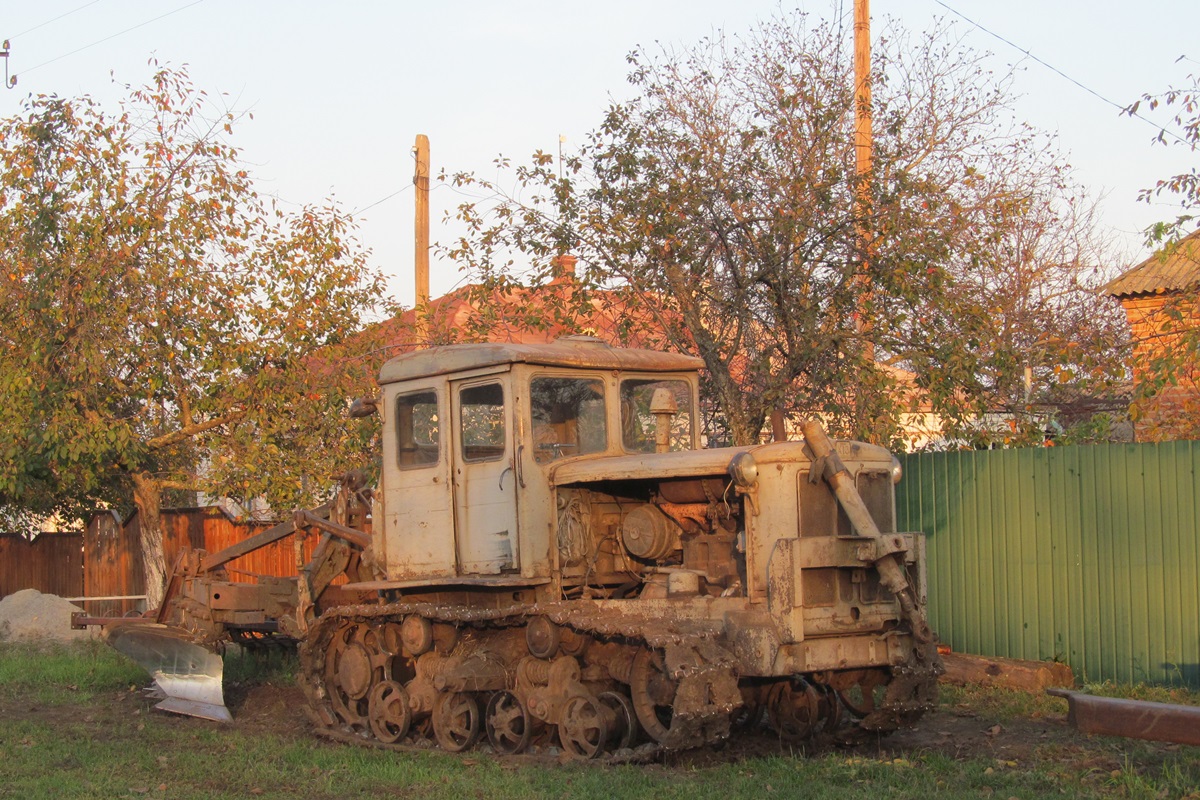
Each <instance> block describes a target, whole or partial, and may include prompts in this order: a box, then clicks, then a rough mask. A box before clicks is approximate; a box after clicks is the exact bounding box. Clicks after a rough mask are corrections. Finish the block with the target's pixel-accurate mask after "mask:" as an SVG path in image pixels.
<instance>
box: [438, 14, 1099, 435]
mask: <svg viewBox="0 0 1200 800" xmlns="http://www.w3.org/2000/svg"><path fill="white" fill-rule="evenodd" d="M844 34H845V32H844V31H843V30H841V28H840V27H839V26H837V25H833V24H829V23H825V22H816V23H813V22H811V21H810V19H809V18H808V17H807V16H806V15H804V14H801V13H795V14H790V15H786V16H782V17H777V18H775V19H773V20H771V21H768V22H766V23H764V24H762V25H760V26H759V27H758V28H756V29H755V30H754V31H753V32H752V33H751V34H749V35H747V36H745V37H736V38H733V39H727V38H725V37H723V36H718V37H717V38H715V39H712V40H706V41H704V42H702V43H700V44H698V45H696V46H695V47H692V48H690V49H687V50H684V51H682V52H669V51H668V52H665V53H663V54H661V55H658V56H647V55H645V54H644V53H642V52H634V53H632V54H630V56H629V63H630V65H631V73H630V78H629V79H630V82H631V83H632V85H633V86H634V88H635V89H636V90H637V92H638V94H637V96H636V97H635V98H634V99H633V100H630V101H628V102H623V103H614V104H613V105H611V106H610V108H609V109H608V111H607V114H606V115H605V118H604V121H603V123H602V124H601V125H600V126H599V127H598V128H597V129H596V130H595V131H594V132H593V133H592V134H591V135H590V136H589V137H588V139H587V140H586V142H585V144H584V145H583V146H582V147H581V148H580V150H579V152H578V153H577V154H575V155H573V156H572V157H570V158H568V159H567V160H566V161H565V162H564V163H563V164H561V165H557V164H555V163H554V161H553V159H552V158H551V157H549V156H548V155H546V154H543V153H538V154H536V155H535V157H534V159H533V161H532V163H530V164H528V165H523V166H520V167H518V168H517V169H516V171H515V174H514V175H513V178H514V179H515V180H514V183H513V185H514V186H515V187H516V188H515V189H512V190H505V189H502V188H501V186H502V185H503V183H502V180H501V179H497V180H494V181H488V180H484V179H481V178H479V177H478V176H475V175H470V174H459V175H454V176H451V178H450V179H451V180H453V181H454V182H455V183H457V184H459V185H460V186H474V187H475V188H476V189H480V188H482V189H483V191H484V193H485V196H486V197H487V198H488V199H487V200H486V201H474V202H468V203H465V204H463V205H462V206H461V207H460V209H459V212H458V214H459V217H460V218H461V219H462V220H463V221H464V222H465V223H466V224H467V233H466V235H464V236H463V237H462V239H461V241H459V242H458V243H457V244H456V245H455V246H454V247H453V248H451V249H450V254H451V255H452V256H454V257H455V258H457V259H459V260H460V261H461V262H462V263H463V264H464V265H465V266H466V267H467V268H468V269H471V270H473V271H476V272H477V273H479V274H481V275H482V276H483V277H484V280H485V284H488V285H497V284H501V285H502V284H504V283H505V282H506V281H511V280H514V276H515V268H514V263H515V259H514V255H515V254H517V253H519V254H521V255H522V256H523V257H525V258H528V259H530V260H531V262H532V264H533V272H532V275H531V279H532V280H533V282H534V283H535V284H537V283H544V282H545V281H546V279H547V278H548V277H550V275H551V273H550V259H551V257H552V256H553V255H555V254H557V253H561V252H566V251H568V250H569V251H571V252H573V253H575V254H576V255H578V256H579V258H580V263H581V265H583V266H584V267H585V268H586V270H585V276H584V283H585V284H586V285H589V286H591V287H592V288H593V289H604V290H605V291H610V292H614V291H616V292H623V293H624V295H625V300H626V302H628V303H630V304H631V305H632V306H639V307H641V308H643V309H654V310H655V312H656V313H657V317H658V323H659V327H660V328H661V330H662V331H663V332H664V335H665V337H666V338H667V340H668V341H670V342H671V343H672V345H673V346H674V347H676V348H679V349H684V350H691V351H696V352H698V353H699V355H701V356H702V357H703V358H704V360H705V363H706V366H707V379H708V390H709V392H710V393H711V395H712V396H713V397H715V398H716V400H717V402H718V404H719V407H720V410H721V412H722V415H723V417H724V419H725V421H726V423H727V425H728V428H729V431H730V435H731V438H732V439H733V440H734V441H736V442H739V443H746V442H751V441H754V440H756V439H757V437H758V436H759V432H760V429H761V428H762V425H763V422H764V420H765V419H766V417H767V416H768V415H769V414H770V413H771V412H772V411H774V410H776V409H782V410H784V411H787V412H793V413H805V412H807V413H812V412H813V411H814V410H819V411H820V412H821V413H822V415H823V417H824V418H825V419H826V420H828V422H829V423H830V426H831V427H832V428H833V429H834V430H836V431H838V432H840V433H845V434H851V435H854V436H857V437H859V438H866V439H869V440H871V441H877V442H881V443H887V444H893V445H900V444H902V443H901V442H900V441H899V440H898V433H899V420H900V419H901V416H902V414H903V413H905V412H907V411H912V410H915V409H916V407H917V405H918V404H920V403H929V404H931V405H932V409H933V411H934V412H935V413H936V414H938V415H939V416H940V417H941V419H942V421H943V425H944V428H945V433H946V434H947V435H949V436H953V437H958V439H959V440H960V441H975V440H986V439H989V438H991V437H992V436H993V432H991V431H988V430H986V429H984V428H982V427H981V426H980V425H979V423H978V421H979V420H980V419H982V418H984V416H985V414H986V413H987V412H989V411H995V410H997V409H1000V410H1004V411H1006V412H1010V413H1012V414H1013V415H1014V416H1013V418H1014V419H1016V420H1018V421H1019V422H1020V425H1019V426H1018V427H1019V428H1020V430H1017V431H1015V432H1014V431H1013V430H1010V429H1007V428H1006V431H1005V435H1007V436H1009V437H1010V438H1016V439H1020V438H1021V437H1030V436H1033V435H1036V436H1037V437H1039V438H1040V437H1041V436H1042V431H1041V427H1040V422H1039V421H1038V420H1037V419H1036V418H1035V417H1034V416H1033V415H1031V414H1027V413H1025V411H1026V410H1027V408H1028V407H1030V406H1031V405H1033V404H1034V402H1035V400H1036V399H1037V398H1032V397H1030V396H1029V393H1027V392H1025V391H1024V385H1025V366H1027V365H1029V366H1031V368H1033V370H1034V371H1035V372H1036V373H1037V377H1038V379H1039V381H1041V382H1043V383H1044V382H1045V381H1048V380H1053V382H1054V383H1058V382H1060V381H1064V380H1070V381H1084V380H1088V381H1091V380H1097V379H1104V378H1108V377H1111V374H1112V373H1113V371H1114V368H1115V367H1114V366H1113V365H1114V364H1115V363H1116V360H1115V359H1108V361H1107V362H1106V363H1093V362H1092V361H1091V360H1090V354H1092V353H1096V352H1098V351H1100V352H1104V351H1109V352H1111V347H1110V341H1111V339H1112V337H1113V336H1114V335H1115V334H1114V331H1115V330H1116V326H1115V324H1113V323H1114V322H1115V316H1116V315H1115V313H1114V311H1115V310H1114V309H1112V308H1110V307H1105V306H1103V305H1102V304H1101V302H1100V300H1099V299H1098V295H1097V293H1096V292H1095V284H1096V283H1098V276H1095V275H1091V274H1089V273H1088V271H1087V270H1086V269H1084V267H1086V266H1088V265H1091V264H1094V263H1098V262H1093V261H1091V260H1090V259H1091V258H1092V257H1093V253H1094V248H1093V247H1092V244H1093V243H1092V242H1091V241H1090V240H1091V236H1090V225H1091V224H1092V222H1093V220H1092V218H1091V216H1090V215H1091V213H1092V206H1091V203H1090V201H1089V200H1088V198H1087V197H1086V194H1085V193H1083V192H1082V191H1081V190H1080V189H1079V188H1078V187H1077V186H1076V185H1075V184H1074V183H1073V181H1072V179H1071V175H1070V170H1069V168H1068V167H1067V166H1066V164H1065V161H1064V159H1063V158H1062V157H1061V156H1059V155H1058V154H1057V151H1056V149H1055V148H1054V146H1053V142H1052V140H1050V139H1048V137H1045V136H1043V135H1040V134H1038V133H1037V132H1036V131H1033V130H1030V129H1029V128H1027V127H1026V126H1022V125H1017V124H1015V123H1013V122H1012V121H1011V108H1010V105H1009V104H1010V103H1011V101H1012V93H1011V88H1010V79H1009V77H1007V76H1000V77H997V76H994V75H992V74H990V73H988V72H987V71H986V70H985V69H984V68H983V66H982V60H983V57H982V55H981V54H978V53H975V52H973V51H970V50H968V49H966V48H964V47H962V46H960V45H959V43H958V42H957V41H956V40H955V39H954V38H953V37H952V36H951V35H950V34H949V32H948V31H947V30H937V31H934V32H932V33H930V34H928V35H925V36H921V37H916V38H915V39H914V37H912V36H910V35H909V34H907V33H906V32H904V31H903V30H902V29H900V28H898V27H897V26H892V27H890V28H889V30H888V32H887V33H886V34H885V36H884V38H883V39H882V41H881V42H880V44H879V46H878V47H877V48H876V51H875V53H876V56H877V62H876V74H875V77H874V84H875V89H874V107H873V113H874V118H875V130H876V143H875V150H876V156H875V165H876V166H875V170H874V172H873V173H872V174H870V175H868V176H866V178H865V180H868V181H869V183H868V185H867V186H866V190H867V191H868V196H869V201H868V202H867V203H866V204H865V205H864V206H863V207H862V211H861V212H856V204H855V202H854V198H855V196H856V194H857V193H858V192H859V190H860V186H861V184H860V180H863V179H860V178H859V177H858V176H857V175H856V174H855V166H854V149H853V147H854V145H853V142H854V138H853V117H854V93H853V83H852V80H853V77H852V76H853V69H852V62H851V53H850V52H849V49H848V46H847V44H848V36H846V35H844ZM499 165H500V167H501V168H502V170H501V171H502V174H505V176H506V177H507V172H508V170H507V169H506V168H508V167H510V166H511V164H510V162H508V161H507V160H503V159H502V160H501V161H500V164H499ZM560 169H561V170H564V171H563V172H562V173H561V176H560V171H559V170H560ZM859 230H866V231H869V232H870V237H869V241H870V245H869V248H868V249H867V251H866V252H864V247H863V243H862V240H861V239H860V237H859V236H858V235H857V231H859ZM864 262H866V263H867V265H868V266H867V271H866V272H865V273H864V272H863V271H862V270H863V267H862V265H863V264H864ZM864 281H865V282H866V284H867V285H869V287H870V289H869V291H868V292H864ZM1071 309H1079V311H1080V312H1081V313H1079V314H1076V315H1074V316H1073V317H1072V318H1071V319H1067V318H1066V317H1065V314H1064V312H1066V311H1069V310H1071ZM568 310H569V309H568ZM864 401H865V402H864Z"/></svg>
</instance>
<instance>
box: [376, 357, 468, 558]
mask: <svg viewBox="0 0 1200 800" xmlns="http://www.w3.org/2000/svg"><path fill="white" fill-rule="evenodd" d="M383 414H384V423H383V493H384V498H383V499H384V517H383V519H384V530H383V536H384V550H385V553H386V564H387V577H388V579H389V580H406V579H411V578H424V577H445V576H450V575H454V574H455V543H454V505H453V497H452V494H451V484H450V467H449V459H448V456H449V453H448V451H449V442H448V441H447V440H448V438H449V437H448V436H447V435H446V430H445V428H446V425H445V424H444V421H445V420H447V419H449V387H448V386H447V385H446V383H445V382H444V381H438V380H430V381H420V382H418V381H414V382H412V383H406V384H393V385H390V386H387V387H385V391H384V402H383ZM414 426H415V427H416V428H417V430H416V431H414V430H413V428H414Z"/></svg>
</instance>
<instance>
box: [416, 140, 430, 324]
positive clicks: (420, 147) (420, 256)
mask: <svg viewBox="0 0 1200 800" xmlns="http://www.w3.org/2000/svg"><path fill="white" fill-rule="evenodd" d="M413 152H414V153H415V154H416V165H415V166H414V168H413V186H415V187H416V191H415V192H414V195H415V197H416V202H415V203H414V206H415V224H416V237H415V240H416V244H415V256H416V258H415V260H414V264H415V267H414V273H415V280H416V290H417V291H416V300H415V302H414V303H413V307H414V309H415V311H416V322H417V339H418V340H419V342H420V343H421V344H425V343H426V341H427V339H428V334H429V331H428V326H427V322H428V320H427V318H426V315H427V314H428V312H429V308H428V306H429V137H428V136H426V135H425V134H423V133H418V134H417V142H416V144H415V145H414V146H413Z"/></svg>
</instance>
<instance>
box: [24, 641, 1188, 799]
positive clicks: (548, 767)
mask: <svg viewBox="0 0 1200 800" xmlns="http://www.w3.org/2000/svg"><path fill="white" fill-rule="evenodd" d="M295 672H296V662H295V658H294V656H292V655H288V654H280V653H274V654H272V655H269V656H260V655H255V654H247V653H239V652H236V651H231V652H230V654H229V655H228V656H227V660H226V676H227V680H232V681H235V682H247V683H248V684H250V685H254V684H255V683H257V684H258V685H260V686H261V685H263V684H272V685H275V686H286V685H287V684H289V683H290V682H292V681H294V679H295ZM146 680H147V676H146V675H145V673H144V672H142V671H141V670H140V668H139V667H137V666H136V665H133V664H132V663H131V662H129V661H128V659H126V658H125V657H124V656H121V655H120V654H118V653H116V652H114V651H111V650H109V649H108V648H107V647H105V646H103V645H101V644H99V643H82V644H77V645H72V646H69V647H57V648H35V647H30V646H28V645H20V646H18V645H0V765H3V766H2V767H0V773H2V774H3V776H4V777H3V780H0V798H9V797H11V798H22V800H24V798H34V799H36V798H47V800H60V799H61V798H64V797H69V798H121V797H132V798H154V799H155V800H157V799H158V798H197V800H199V799H204V800H207V799H209V798H247V797H250V798H255V797H262V798H288V799H289V800H291V798H295V797H304V798H317V800H321V799H322V798H329V800H334V799H335V798H336V800H345V799H346V798H358V797H384V796H404V797H420V798H423V800H437V798H480V800H509V799H510V798H511V800H541V799H542V798H547V799H550V798H591V797H595V798H604V800H626V798H629V799H630V800H632V799H633V798H646V797H653V798H655V800H708V799H709V798H711V799H712V800H740V798H747V800H764V798H772V797H780V798H785V797H787V798H791V797H803V798H806V800H807V799H810V798H811V799H812V800H825V799H828V800H834V798H836V800H878V799H879V798H880V797H888V798H892V797H895V798H959V797H977V798H990V799H991V800H996V799H997V798H999V799H1000V800H1003V799H1004V798H1012V797H1017V798H1023V799H1024V798H1042V797H1052V796H1053V797H1068V798H1146V800H1149V799H1150V798H1189V800H1200V791H1197V787H1200V748H1187V747H1183V748H1180V747H1168V746H1165V745H1160V744H1154V743H1147V742H1137V741H1129V740H1121V739H1115V738H1108V737H1086V736H1081V735H1076V734H1074V733H1072V732H1070V731H1069V730H1068V729H1066V728H1065V726H1064V725H1063V724H1062V722H1061V719H1060V717H1061V714H1062V713H1064V712H1065V704H1064V702H1063V701H1061V700H1057V699H1056V698H1050V697H1045V696H1042V695H1029V694H1025V693H1021V692H1012V691H1006V690H1002V689H956V688H951V687H947V688H946V689H944V690H943V694H942V709H943V714H944V716H942V715H935V716H933V717H930V718H927V719H926V720H924V721H923V722H922V723H921V725H922V726H925V725H927V726H929V730H930V731H932V732H936V731H938V730H939V729H940V727H941V726H949V725H950V724H951V723H952V722H953V720H955V719H957V720H959V722H960V723H961V722H963V721H964V720H966V721H967V722H968V724H967V725H965V726H964V727H963V728H960V729H958V730H963V731H966V732H968V733H969V732H972V731H973V732H975V735H976V737H977V738H979V739H980V741H982V742H983V743H982V744H977V745H975V746H974V747H967V748H965V749H960V748H959V747H957V746H953V745H948V746H945V747H941V748H939V747H938V746H935V745H933V744H929V743H928V742H931V741H934V740H936V738H937V737H936V735H931V736H928V737H925V739H922V740H921V741H923V742H925V743H924V744H920V745H909V746H905V747H896V746H894V745H893V744H892V743H891V742H892V741H893V740H891V739H884V740H883V741H882V746H881V747H879V748H866V747H864V748H861V749H857V750H838V749H835V748H824V749H819V750H817V751H816V753H815V755H810V756H802V755H797V756H795V757H792V756H790V755H787V754H779V755H765V756H764V755H760V754H759V753H761V752H762V751H758V750H755V751H752V752H753V753H754V755H750V754H747V755H746V756H744V757H739V758H737V759H734V758H728V757H726V756H725V754H721V753H712V752H707V751H706V752H701V753H685V754H682V755H669V756H667V757H665V758H664V760H663V762H662V763H658V764H650V765H641V766H625V765H622V766H617V765H611V764H603V763H601V764H592V763H578V762H572V763H568V764H555V763H548V762H546V761H539V760H533V759H521V758H517V759H496V758H493V757H491V756H489V755H486V754H484V753H467V754H465V755H463V756H451V755H446V754H443V753H440V752H436V751H429V752H405V753H396V752H391V751H385V750H377V749H371V748H364V747H355V746H351V745H343V744H337V743H331V742H327V741H325V740H323V739H320V738H318V737H316V736H313V735H310V734H309V732H308V729H307V727H306V726H305V725H304V724H303V723H301V722H299V721H295V722H293V721H292V720H293V719H296V720H298V718H299V715H285V717H281V718H279V719H278V720H275V721H270V722H266V723H264V722H263V720H262V718H261V717H260V718H259V719H258V721H256V722H251V721H248V720H253V719H254V716H255V715H253V714H247V715H246V717H245V718H244V719H242V720H241V721H238V722H235V723H234V724H233V725H231V726H222V725H218V724H215V723H210V722H206V721H203V720H196V719H190V718H184V717H177V716H172V715H165V714H162V713H160V712H156V711H152V710H151V705H152V703H151V701H148V700H146V699H145V698H143V697H142V696H141V694H140V693H138V692H129V691H127V689H128V688H129V687H130V686H141V685H143V684H144V683H145V682H146ZM43 691H44V692H48V693H55V694H57V696H58V699H57V700H56V701H55V702H54V703H40V702H38V701H37V699H36V698H37V697H38V694H37V693H38V692H43ZM1113 691H1119V689H1116V688H1114V689H1113ZM1128 692H1129V693H1130V694H1131V695H1135V696H1137V695H1139V694H1141V693H1144V692H1145V690H1144V689H1134V688H1130V689H1129V690H1128ZM295 694H297V693H296V692H295V691H294V690H293V691H290V692H284V693H282V694H281V693H278V692H268V693H266V695H267V696H268V697H275V698H278V697H290V696H293V695H295ZM1165 696H1166V697H1175V696H1177V695H1170V694H1168V695H1165ZM1143 699H1160V696H1159V695H1157V694H1155V693H1151V695H1150V696H1149V697H1143ZM1052 717H1053V719H1050V718H1052ZM996 720H999V721H1003V724H1004V727H1005V729H1006V731H1005V733H1004V734H1002V735H1004V736H1008V737H1009V738H1008V739H1006V740H1005V741H1006V743H1007V744H1010V745H1024V749H1022V750H1021V752H1020V753H1019V754H1017V755H1001V754H1000V752H999V751H997V752H992V750H991V748H992V741H993V740H992V739H991V738H990V737H988V736H986V735H985V734H983V733H982V731H984V730H987V729H988V728H990V726H991V725H992V724H993V722H994V721H996ZM1030 720H1035V721H1037V720H1041V721H1040V722H1033V723H1031V722H1030ZM1010 728H1011V730H1012V731H1017V732H1025V733H1028V738H1022V736H1024V733H1020V734H1010V733H1009V732H1008V730H1007V729H1010ZM1043 729H1050V730H1053V731H1055V733H1054V734H1053V736H1052V737H1051V738H1050V739H1047V740H1045V743H1044V744H1039V743H1038V740H1037V738H1036V737H1037V736H1038V735H1039V734H1040V732H1041V731H1042V730H1043ZM951 738H953V737H951Z"/></svg>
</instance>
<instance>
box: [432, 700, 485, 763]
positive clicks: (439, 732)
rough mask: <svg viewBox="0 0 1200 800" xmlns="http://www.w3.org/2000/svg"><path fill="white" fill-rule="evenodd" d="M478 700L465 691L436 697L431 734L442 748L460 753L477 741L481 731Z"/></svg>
mask: <svg viewBox="0 0 1200 800" xmlns="http://www.w3.org/2000/svg"><path fill="white" fill-rule="evenodd" d="M482 716H483V715H482V714H480V713H479V701H478V700H476V699H475V696H474V695H472V694H468V693H467V692H452V693H450V694H444V695H442V696H441V697H439V698H438V701H437V706H436V707H435V708H434V711H433V735H434V736H435V737H436V738H437V741H438V744H439V745H441V747H442V749H443V750H446V751H448V752H451V753H461V752H462V751H464V750H469V749H471V747H473V746H474V745H475V743H476V742H477V741H479V735H480V733H482V731H483V725H481V724H480V723H481V719H480V718H481V717H482Z"/></svg>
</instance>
